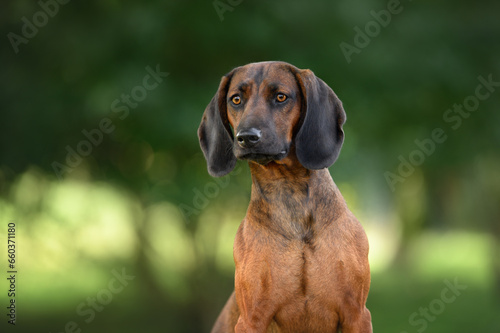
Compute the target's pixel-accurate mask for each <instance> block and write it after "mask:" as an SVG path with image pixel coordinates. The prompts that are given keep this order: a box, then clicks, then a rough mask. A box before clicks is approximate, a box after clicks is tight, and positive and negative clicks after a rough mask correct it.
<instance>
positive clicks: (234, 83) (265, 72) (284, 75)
mask: <svg viewBox="0 0 500 333" xmlns="http://www.w3.org/2000/svg"><path fill="white" fill-rule="evenodd" d="M293 73H294V69H293V67H292V66H291V65H289V64H287V63H283V62H263V63H253V64H248V65H245V66H242V67H239V68H237V69H235V71H234V73H233V77H232V79H231V84H230V87H229V89H230V90H231V89H235V88H237V87H239V86H240V85H241V84H255V85H256V86H257V87H259V86H261V85H262V84H266V85H269V84H273V85H283V86H288V87H295V86H296V80H295V75H294V74H293Z"/></svg>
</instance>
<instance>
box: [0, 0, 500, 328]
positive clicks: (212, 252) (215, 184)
mask: <svg viewBox="0 0 500 333" xmlns="http://www.w3.org/2000/svg"><path fill="white" fill-rule="evenodd" d="M1 7H2V10H1V12H0V20H1V34H2V36H3V37H2V47H1V50H0V60H1V63H2V65H1V71H0V88H1V89H0V98H1V103H0V107H1V111H0V112H1V120H0V226H1V227H0V252H1V254H0V258H2V259H1V260H0V267H1V270H2V271H1V279H0V281H1V282H0V304H1V306H0V308H1V309H3V310H1V311H0V312H1V318H3V319H2V322H1V324H0V326H1V327H2V329H1V331H2V332H9V331H13V330H15V331H19V332H80V331H79V330H81V332H95V333H100V332H138V331H140V332H209V331H210V328H211V326H212V324H213V323H214V321H215V319H216V317H217V315H218V313H219V312H220V310H221V309H222V307H223V305H224V303H225V301H226V299H227V298H228V296H229V295H230V293H231V291H232V289H233V274H234V266H233V259H232V243H233V239H234V235H235V232H236V229H237V227H238V225H239V223H240V221H241V219H242V218H243V216H244V214H245V211H246V207H247V204H248V201H249V194H250V184H251V183H250V175H249V172H248V166H247V165H246V164H245V163H239V164H238V167H237V169H236V170H235V172H234V173H232V174H230V175H228V176H226V177H224V178H221V179H214V178H211V177H210V176H209V175H208V173H207V170H206V163H205V160H204V158H203V155H202V153H201V150H200V148H199V145H198V138H197V134H196V130H197V127H198V125H199V122H200V119H201V115H202V113H203V110H204V108H205V106H206V105H207V104H208V102H209V101H210V99H211V98H212V96H213V95H214V94H215V91H216V89H217V87H218V84H219V81H220V78H221V76H222V75H223V74H225V73H227V72H228V71H230V70H231V69H232V68H234V67H236V66H239V65H243V64H246V63H249V62H255V61H263V60H282V61H287V62H290V63H292V64H294V65H296V66H297V67H299V68H310V69H311V70H313V71H314V72H315V73H316V75H317V76H319V77H320V78H322V79H323V80H324V81H326V82H327V83H328V84H329V85H330V86H331V87H332V88H333V89H334V90H335V92H336V93H337V95H338V96H339V97H340V98H341V99H342V101H343V103H344V107H345V110H346V112H347V117H348V120H347V123H346V125H345V127H344V130H345V133H346V140H345V144H344V147H343V150H342V153H341V155H340V158H339V159H338V161H337V162H336V163H335V165H334V166H332V167H331V168H330V172H331V173H332V176H333V178H334V180H335V181H336V183H337V184H338V186H339V187H340V189H341V191H342V193H343V194H344V196H345V198H346V201H347V203H348V205H349V207H350V209H351V210H352V211H353V212H354V214H355V215H356V216H357V217H358V219H359V220H360V221H361V222H362V224H363V226H364V227H365V229H366V231H367V233H368V236H369V240H370V246H371V249H370V251H371V252H370V262H371V268H372V287H371V291H370V295H369V298H368V307H369V309H370V310H371V313H372V317H373V325H374V330H375V331H376V332H393V333H404V332H406V333H410V332H424V331H426V332H440V333H446V332H468V331H475V332H491V333H493V332H495V333H497V332H500V322H499V321H498V316H499V314H500V153H499V148H500V130H499V123H500V112H499V110H498V106H499V102H500V43H499V40H500V39H499V37H500V20H499V16H498V13H500V3H499V2H498V1H493V0H491V1H481V2H477V3H473V2H470V1H465V0H460V1H451V0H438V1H432V2H424V1H411V0H407V1H403V0H402V1H401V2H398V1H396V0H389V1H381V0H376V1H375V0H369V1H357V2H351V1H310V2H305V1H297V0H293V1H287V2H281V1H280V2H271V1H241V0H220V1H219V0H216V1H211V0H210V1H189V2H188V1H179V0H178V1H154V0H152V1H144V2H137V1H118V0H100V1H85V2H83V1H67V0H64V1H63V0H58V1H57V0H41V1H39V2H37V1H27V0H16V1H3V2H2V5H1ZM9 223H15V225H16V242H17V243H16V246H17V247H16V251H17V252H16V254H17V257H16V265H17V266H16V269H17V270H18V274H17V280H16V288H17V290H16V305H17V307H16V309H17V318H16V319H17V322H16V325H15V327H13V326H12V325H9V324H7V319H8V317H6V314H7V313H8V311H9V310H8V309H6V307H7V306H8V305H9V300H10V297H8V295H7V294H8V293H7V291H8V289H9V285H10V283H9V281H8V280H7V278H8V274H7V270H8V267H7V264H8V262H7V259H8V257H7V254H8V253H7V237H8V235H7V232H8V224H9Z"/></svg>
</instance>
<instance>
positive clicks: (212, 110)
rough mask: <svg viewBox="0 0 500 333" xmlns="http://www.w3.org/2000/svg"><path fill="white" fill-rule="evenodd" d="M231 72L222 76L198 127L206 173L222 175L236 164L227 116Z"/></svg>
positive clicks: (216, 175)
mask: <svg viewBox="0 0 500 333" xmlns="http://www.w3.org/2000/svg"><path fill="white" fill-rule="evenodd" d="M231 76H232V73H229V74H227V75H226V76H224V77H222V80H221V82H220V85H219V90H217V93H216V94H215V96H214V97H213V98H212V100H211V101H210V104H208V106H207V107H206V109H205V112H204V113H203V117H202V119H201V124H200V127H199V128H198V139H199V140H200V146H201V150H202V151H203V155H205V159H206V160H207V167H208V173H209V174H210V175H211V176H213V177H222V176H224V175H226V174H228V173H229V172H231V170H233V169H234V166H235V165H236V157H235V156H234V154H233V133H232V131H231V127H230V125H229V120H228V118H227V108H226V96H227V89H228V88H229V82H230V81H231Z"/></svg>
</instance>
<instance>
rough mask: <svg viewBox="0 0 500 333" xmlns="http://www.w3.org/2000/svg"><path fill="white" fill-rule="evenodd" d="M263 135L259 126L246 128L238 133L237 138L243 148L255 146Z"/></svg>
mask: <svg viewBox="0 0 500 333" xmlns="http://www.w3.org/2000/svg"><path fill="white" fill-rule="evenodd" d="M260 137H261V130H259V129H257V128H249V129H244V130H241V131H239V132H238V133H236V140H238V144H239V145H240V146H241V147H243V148H250V147H253V146H255V145H256V144H257V143H258V142H259V141H260Z"/></svg>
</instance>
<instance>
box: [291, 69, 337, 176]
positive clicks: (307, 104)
mask: <svg viewBox="0 0 500 333" xmlns="http://www.w3.org/2000/svg"><path fill="white" fill-rule="evenodd" d="M295 75H296V77H297V81H298V83H299V86H300V89H301V91H302V97H303V102H302V112H303V113H304V112H305V115H304V116H303V121H302V126H301V127H300V129H299V131H298V133H297V136H296V138H295V145H296V152H297V158H298V159H299V162H300V163H301V164H302V165H303V166H304V167H306V168H308V169H312V170H317V169H323V168H328V167H329V166H331V165H332V164H333V163H335V161H336V160H337V157H338V156H339V153H340V149H341V148H342V143H343V142H344V131H343V130H342V125H343V124H344V122H345V120H346V115H345V111H344V108H343V107H342V102H341V101H340V100H339V98H338V97H337V95H335V93H334V92H333V90H332V89H331V88H330V87H329V86H328V85H327V84H326V83H325V82H323V80H321V79H320V78H318V77H316V75H314V73H313V72H312V71H310V70H308V69H306V70H299V71H298V72H296V74H295ZM304 109H305V110H304Z"/></svg>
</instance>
